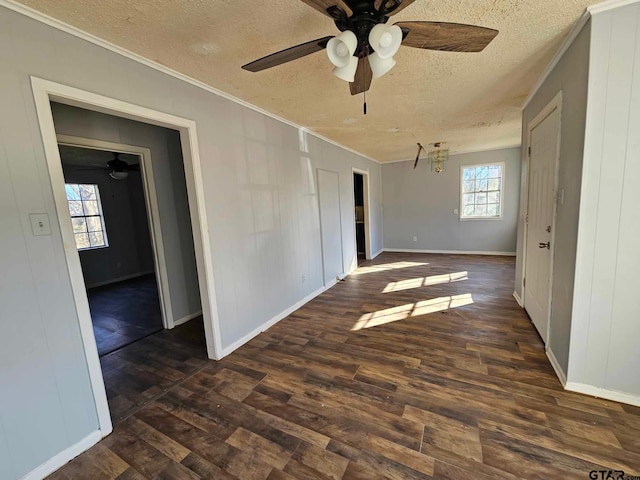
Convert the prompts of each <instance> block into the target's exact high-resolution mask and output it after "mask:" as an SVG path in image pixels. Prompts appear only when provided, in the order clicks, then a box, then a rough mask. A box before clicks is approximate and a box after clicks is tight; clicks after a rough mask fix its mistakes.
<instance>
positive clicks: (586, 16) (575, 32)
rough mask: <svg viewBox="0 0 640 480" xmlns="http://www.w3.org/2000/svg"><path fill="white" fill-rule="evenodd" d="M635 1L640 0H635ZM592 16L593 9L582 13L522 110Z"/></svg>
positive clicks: (618, 0) (617, 0) (619, 0)
mask: <svg viewBox="0 0 640 480" xmlns="http://www.w3.org/2000/svg"><path fill="white" fill-rule="evenodd" d="M622 1H624V0H616V2H617V3H621V2H622ZM626 1H627V3H629V1H630V0H626ZM633 1H639V0H633ZM590 18H591V11H590V10H589V9H587V10H585V12H584V13H583V14H582V16H581V17H580V19H579V20H578V22H577V23H576V24H575V25H574V26H573V29H572V30H571V32H569V35H568V36H567V38H565V39H564V41H563V42H562V45H561V46H560V49H559V50H558V51H557V52H556V54H555V55H554V57H553V58H552V59H551V63H549V65H547V68H545V70H544V72H543V73H542V75H541V76H540V78H539V79H538V81H537V82H536V84H535V85H534V87H533V90H531V93H530V94H529V96H528V97H527V99H526V100H525V102H524V105H522V110H524V109H525V108H527V107H528V106H529V104H530V103H531V100H533V98H534V97H535V96H536V94H537V93H538V90H540V88H541V87H542V85H544V82H545V81H546V80H547V78H548V77H549V75H551V72H553V69H554V68H556V66H557V65H558V63H559V62H560V60H561V59H562V57H564V54H565V53H567V50H569V47H571V45H573V42H574V41H575V39H576V38H578V35H580V32H582V29H583V28H584V27H585V25H586V24H587V22H588V21H589V19H590Z"/></svg>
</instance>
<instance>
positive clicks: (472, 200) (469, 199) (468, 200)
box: [464, 193, 476, 207]
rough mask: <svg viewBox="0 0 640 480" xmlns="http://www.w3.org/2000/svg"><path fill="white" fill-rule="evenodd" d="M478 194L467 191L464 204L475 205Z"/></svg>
mask: <svg viewBox="0 0 640 480" xmlns="http://www.w3.org/2000/svg"><path fill="white" fill-rule="evenodd" d="M475 198H476V196H475V195H474V194H473V193H467V194H465V195H464V206H465V207H466V206H467V205H473V204H474V203H475Z"/></svg>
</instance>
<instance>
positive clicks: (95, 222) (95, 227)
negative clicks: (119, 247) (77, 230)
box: [87, 217, 102, 232]
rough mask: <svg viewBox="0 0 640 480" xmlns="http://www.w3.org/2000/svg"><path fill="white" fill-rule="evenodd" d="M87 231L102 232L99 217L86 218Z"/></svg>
mask: <svg viewBox="0 0 640 480" xmlns="http://www.w3.org/2000/svg"><path fill="white" fill-rule="evenodd" d="M87 229H88V230H89V231H90V232H99V231H101V230H102V222H101V221H100V217H87Z"/></svg>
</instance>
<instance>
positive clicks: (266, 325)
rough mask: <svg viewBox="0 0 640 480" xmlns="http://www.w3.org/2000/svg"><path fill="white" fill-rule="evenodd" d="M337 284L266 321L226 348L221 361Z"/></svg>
mask: <svg viewBox="0 0 640 480" xmlns="http://www.w3.org/2000/svg"><path fill="white" fill-rule="evenodd" d="M336 283H337V279H336V280H334V281H333V283H329V285H328V286H325V287H321V288H319V289H318V290H316V291H315V292H313V293H311V294H309V295H307V296H306V297H304V298H303V299H302V300H300V301H299V302H297V303H296V304H294V305H292V306H291V307H289V308H287V309H286V310H284V311H282V312H280V313H279V314H277V315H276V316H275V317H273V318H272V319H271V320H268V321H266V322H265V323H263V324H262V325H260V326H259V327H258V328H256V329H255V330H253V331H252V332H249V333H248V334H246V335H245V336H244V337H242V338H241V339H239V340H237V341H235V342H233V343H232V344H231V345H229V346H227V347H224V348H223V349H222V356H221V357H220V358H221V359H222V358H224V357H226V356H227V355H229V354H230V353H232V352H233V351H234V350H237V349H238V348H240V347H241V346H242V345H244V344H245V343H247V342H248V341H249V340H251V339H252V338H254V337H256V336H258V335H260V334H261V333H262V332H264V331H266V330H268V329H269V328H271V327H272V326H274V325H275V324H276V323H278V322H279V321H280V320H282V319H283V318H285V317H288V316H289V315H291V314H292V313H293V312H295V311H296V310H298V309H299V308H301V307H302V306H303V305H304V304H306V303H309V302H310V301H311V300H313V299H314V298H316V297H317V296H318V295H320V294H321V293H323V292H325V291H327V290H329V289H330V288H331V287H332V286H334V285H335V284H336Z"/></svg>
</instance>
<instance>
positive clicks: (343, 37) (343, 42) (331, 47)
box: [327, 30, 358, 68]
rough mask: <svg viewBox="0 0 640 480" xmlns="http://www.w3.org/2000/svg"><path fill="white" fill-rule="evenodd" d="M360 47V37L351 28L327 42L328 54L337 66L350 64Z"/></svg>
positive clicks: (341, 66)
mask: <svg viewBox="0 0 640 480" xmlns="http://www.w3.org/2000/svg"><path fill="white" fill-rule="evenodd" d="M356 48H358V37H356V34H355V33H353V32H352V31H350V30H345V31H344V32H342V33H341V34H340V35H338V36H337V37H333V38H332V39H331V40H329V43H327V56H328V57H329V60H330V61H331V63H333V65H334V66H335V67H336V68H343V67H346V66H348V65H349V63H350V58H351V57H353V54H354V53H355V52H356Z"/></svg>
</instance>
